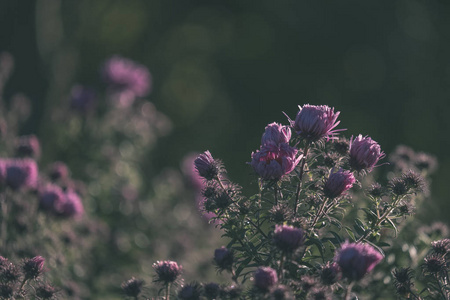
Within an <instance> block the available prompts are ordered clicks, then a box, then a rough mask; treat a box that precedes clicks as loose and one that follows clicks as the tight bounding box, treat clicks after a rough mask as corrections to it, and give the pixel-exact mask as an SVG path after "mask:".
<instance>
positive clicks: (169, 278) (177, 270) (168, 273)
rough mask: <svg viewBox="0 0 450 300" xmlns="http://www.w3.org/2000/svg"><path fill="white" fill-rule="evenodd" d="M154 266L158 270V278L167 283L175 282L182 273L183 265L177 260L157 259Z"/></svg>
mask: <svg viewBox="0 0 450 300" xmlns="http://www.w3.org/2000/svg"><path fill="white" fill-rule="evenodd" d="M153 268H154V269H155V271H156V280H155V281H161V282H163V283H165V284H167V283H172V282H174V281H175V280H176V279H177V278H178V276H180V274H181V270H182V267H181V266H179V265H178V264H177V263H176V262H174V261H170V260H166V261H157V262H156V263H155V264H153Z"/></svg>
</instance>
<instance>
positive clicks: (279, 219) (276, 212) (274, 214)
mask: <svg viewBox="0 0 450 300" xmlns="http://www.w3.org/2000/svg"><path fill="white" fill-rule="evenodd" d="M269 213H270V220H272V221H273V222H274V223H283V222H285V221H286V220H288V219H289V218H290V216H291V215H292V211H291V210H290V209H289V207H288V206H287V205H285V204H277V205H275V206H274V207H272V208H271V209H270V211H269Z"/></svg>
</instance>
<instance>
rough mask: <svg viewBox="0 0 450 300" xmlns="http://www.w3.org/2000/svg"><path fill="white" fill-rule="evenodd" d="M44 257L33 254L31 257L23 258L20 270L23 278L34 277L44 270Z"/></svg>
mask: <svg viewBox="0 0 450 300" xmlns="http://www.w3.org/2000/svg"><path fill="white" fill-rule="evenodd" d="M44 263H45V258H43V257H42V256H35V257H33V258H30V259H27V260H25V262H24V263H23V265H22V270H23V273H24V275H25V279H35V278H37V277H38V276H39V275H40V274H41V273H42V271H43V270H44Z"/></svg>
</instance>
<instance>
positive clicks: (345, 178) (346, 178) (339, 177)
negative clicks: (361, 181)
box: [323, 169, 356, 199]
mask: <svg viewBox="0 0 450 300" xmlns="http://www.w3.org/2000/svg"><path fill="white" fill-rule="evenodd" d="M355 182H356V179H355V177H354V176H353V173H352V172H350V171H346V170H343V169H339V171H337V172H334V173H333V170H332V171H331V173H330V176H328V180H327V181H326V183H325V185H324V187H323V193H324V195H325V197H328V198H330V199H334V198H337V197H339V196H341V195H342V194H343V193H344V192H346V191H347V190H349V189H350V188H351V187H352V186H353V184H354V183H355Z"/></svg>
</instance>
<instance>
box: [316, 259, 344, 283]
mask: <svg viewBox="0 0 450 300" xmlns="http://www.w3.org/2000/svg"><path fill="white" fill-rule="evenodd" d="M340 277H341V268H339V265H338V264H337V263H335V262H328V263H327V264H326V265H324V266H323V267H322V270H321V271H320V280H321V282H322V283H323V284H324V285H332V284H335V283H336V282H338V280H339V279H340Z"/></svg>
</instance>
